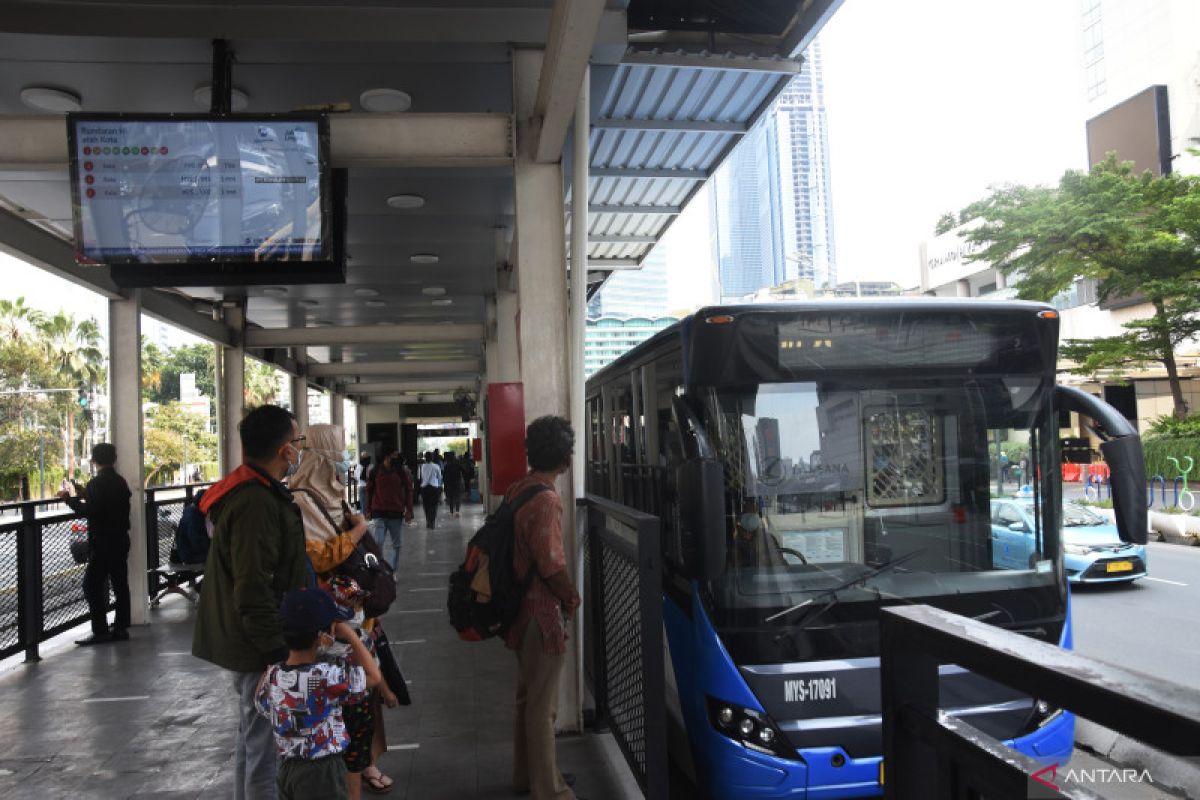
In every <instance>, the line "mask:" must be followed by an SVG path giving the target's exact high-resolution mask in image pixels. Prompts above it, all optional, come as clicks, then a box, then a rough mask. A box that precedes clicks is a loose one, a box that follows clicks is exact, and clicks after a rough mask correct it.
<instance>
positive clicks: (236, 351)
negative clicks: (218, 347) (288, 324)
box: [217, 301, 246, 475]
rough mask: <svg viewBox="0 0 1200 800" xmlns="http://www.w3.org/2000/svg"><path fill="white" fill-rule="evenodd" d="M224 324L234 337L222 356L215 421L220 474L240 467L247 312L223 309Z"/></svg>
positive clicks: (231, 308)
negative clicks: (219, 441) (217, 431)
mask: <svg viewBox="0 0 1200 800" xmlns="http://www.w3.org/2000/svg"><path fill="white" fill-rule="evenodd" d="M225 324H226V325H228V326H229V328H230V331H231V332H232V334H233V346H232V347H226V348H223V352H222V354H221V391H220V393H219V397H218V401H219V402H220V404H221V405H220V409H219V411H218V414H217V420H218V421H219V423H220V427H221V431H220V433H221V474H222V475H227V474H229V473H230V472H232V471H233V470H235V469H237V468H238V467H239V466H241V463H242V440H241V438H240V437H239V436H238V429H237V428H238V423H239V422H241V421H242V417H243V416H244V412H245V406H246V350H245V349H244V348H245V335H246V309H245V306H243V305H241V302H240V301H239V302H238V304H236V305H234V306H232V307H226V308H225Z"/></svg>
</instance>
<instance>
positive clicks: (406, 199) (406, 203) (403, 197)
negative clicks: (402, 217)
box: [387, 194, 425, 208]
mask: <svg viewBox="0 0 1200 800" xmlns="http://www.w3.org/2000/svg"><path fill="white" fill-rule="evenodd" d="M387 204H388V205H389V206H391V207H392V208H421V207H422V206H424V205H425V198H424V197H422V196H421V195H419V194H394V195H392V196H391V197H389V198H388V199H387Z"/></svg>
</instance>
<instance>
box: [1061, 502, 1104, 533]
mask: <svg viewBox="0 0 1200 800" xmlns="http://www.w3.org/2000/svg"><path fill="white" fill-rule="evenodd" d="M1062 524H1063V527H1064V528H1086V527H1091V526H1093V525H1104V524H1106V520H1105V519H1104V518H1103V517H1101V516H1100V515H1099V514H1096V513H1095V512H1093V511H1090V510H1088V509H1086V508H1084V507H1083V506H1081V505H1079V504H1078V503H1063V520H1062Z"/></svg>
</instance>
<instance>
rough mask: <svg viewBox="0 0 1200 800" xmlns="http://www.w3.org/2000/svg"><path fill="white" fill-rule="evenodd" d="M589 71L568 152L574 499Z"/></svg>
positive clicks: (580, 487) (580, 406)
mask: <svg viewBox="0 0 1200 800" xmlns="http://www.w3.org/2000/svg"><path fill="white" fill-rule="evenodd" d="M591 80H592V71H591V68H590V67H589V68H587V69H585V70H584V71H583V85H582V86H580V88H579V97H578V99H577V100H576V102H575V132H574V134H573V139H574V142H573V145H572V151H571V201H572V207H573V208H575V209H585V210H584V211H583V212H582V213H575V214H572V215H571V427H572V428H574V429H575V436H576V437H580V438H577V440H576V443H575V460H574V461H573V462H572V465H571V482H572V484H573V485H574V487H575V496H576V497H579V498H582V497H583V496H584V493H585V489H584V475H585V470H586V469H587V461H586V459H587V453H586V452H585V450H586V448H585V447H584V446H583V441H582V439H581V437H583V436H584V431H586V430H587V425H586V424H585V416H584V413H585V412H584V402H585V395H584V392H585V387H586V382H585V381H584V369H583V340H584V336H585V334H586V332H587V260H588V255H587V254H588V215H587V212H586V209H587V207H588V163H589V162H590V160H591V141H590V137H591V91H590V90H591Z"/></svg>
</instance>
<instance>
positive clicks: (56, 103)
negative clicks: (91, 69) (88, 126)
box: [21, 86, 83, 114]
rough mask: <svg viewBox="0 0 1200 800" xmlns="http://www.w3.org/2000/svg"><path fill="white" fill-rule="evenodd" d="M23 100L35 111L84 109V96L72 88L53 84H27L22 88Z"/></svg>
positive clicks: (57, 111) (55, 111)
mask: <svg viewBox="0 0 1200 800" xmlns="http://www.w3.org/2000/svg"><path fill="white" fill-rule="evenodd" d="M21 102H22V103H24V104H25V105H27V106H29V107H30V108H32V109H33V110H34V111H50V112H53V113H56V114H62V113H64V112H67V111H80V110H82V109H83V98H81V97H80V96H79V95H78V94H77V93H76V92H73V91H71V90H70V89H58V88H55V87H53V86H26V87H25V88H24V89H22V90H21Z"/></svg>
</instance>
